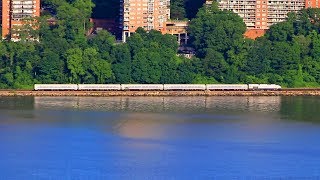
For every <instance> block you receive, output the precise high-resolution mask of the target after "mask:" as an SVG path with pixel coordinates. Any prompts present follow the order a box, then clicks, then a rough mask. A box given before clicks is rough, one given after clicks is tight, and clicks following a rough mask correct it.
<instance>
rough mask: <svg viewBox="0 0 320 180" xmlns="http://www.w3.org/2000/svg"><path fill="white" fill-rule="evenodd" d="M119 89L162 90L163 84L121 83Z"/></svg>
mask: <svg viewBox="0 0 320 180" xmlns="http://www.w3.org/2000/svg"><path fill="white" fill-rule="evenodd" d="M121 90H123V91H130V90H134V91H138V90H140V91H155V90H159V91H162V90H163V84H121Z"/></svg>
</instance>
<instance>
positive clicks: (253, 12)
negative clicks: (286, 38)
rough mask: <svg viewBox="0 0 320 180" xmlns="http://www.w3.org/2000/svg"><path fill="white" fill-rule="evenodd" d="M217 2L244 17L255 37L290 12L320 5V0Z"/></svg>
mask: <svg viewBox="0 0 320 180" xmlns="http://www.w3.org/2000/svg"><path fill="white" fill-rule="evenodd" d="M212 1H213V0H207V1H206V4H208V5H210V4H212ZM217 2H218V3H219V8H220V9H222V10H224V9H225V10H231V11H233V12H235V13H237V14H238V15H239V16H240V17H242V18H243V21H244V23H245V24H246V26H247V29H248V31H249V32H247V34H249V35H250V34H253V35H254V36H255V37H256V36H257V34H259V36H261V35H263V33H261V32H263V30H266V29H269V27H270V26H271V25H273V24H275V23H278V22H282V21H284V20H286V18H287V14H288V13H289V12H298V11H299V10H301V9H303V8H309V7H310V8H318V7H319V6H320V0H218V1H217ZM250 31H252V32H250ZM254 32H258V33H254ZM249 37H250V36H249ZM255 37H252V38H255Z"/></svg>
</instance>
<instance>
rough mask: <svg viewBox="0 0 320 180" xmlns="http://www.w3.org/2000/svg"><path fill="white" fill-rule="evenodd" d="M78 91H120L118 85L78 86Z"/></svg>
mask: <svg viewBox="0 0 320 180" xmlns="http://www.w3.org/2000/svg"><path fill="white" fill-rule="evenodd" d="M78 90H80V91H120V90H121V85H120V84H78Z"/></svg>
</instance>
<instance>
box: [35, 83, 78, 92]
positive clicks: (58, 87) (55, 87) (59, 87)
mask: <svg viewBox="0 0 320 180" xmlns="http://www.w3.org/2000/svg"><path fill="white" fill-rule="evenodd" d="M34 90H36V91H41V90H42V91H67V90H78V85H77V84H35V85H34Z"/></svg>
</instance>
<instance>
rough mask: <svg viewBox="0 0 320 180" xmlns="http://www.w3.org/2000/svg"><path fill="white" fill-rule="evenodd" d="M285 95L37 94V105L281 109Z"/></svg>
mask: <svg viewBox="0 0 320 180" xmlns="http://www.w3.org/2000/svg"><path fill="white" fill-rule="evenodd" d="M280 105H281V97H278V96H274V97H98V98H97V97H35V98H34V108H35V109H79V110H90V109H91V110H98V111H110V112H114V111H124V112H152V113H159V112H189V113H195V112H197V113H201V112H228V113H230V112H239V111H249V112H278V111H279V110H280Z"/></svg>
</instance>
